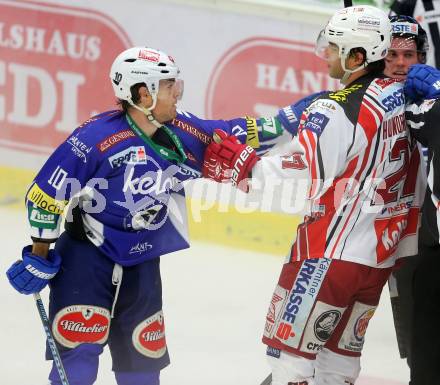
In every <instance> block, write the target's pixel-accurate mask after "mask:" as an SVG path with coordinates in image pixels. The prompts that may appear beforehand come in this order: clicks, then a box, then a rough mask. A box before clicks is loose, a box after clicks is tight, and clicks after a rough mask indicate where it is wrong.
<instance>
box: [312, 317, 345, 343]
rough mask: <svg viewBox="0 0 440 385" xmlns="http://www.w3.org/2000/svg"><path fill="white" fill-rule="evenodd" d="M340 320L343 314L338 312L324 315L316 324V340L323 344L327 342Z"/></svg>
mask: <svg viewBox="0 0 440 385" xmlns="http://www.w3.org/2000/svg"><path fill="white" fill-rule="evenodd" d="M340 319H341V312H340V311H338V310H329V311H326V312H324V313H322V314H321V315H320V316H319V317H318V318H317V320H316V321H315V324H314V330H315V336H316V338H318V340H320V341H321V342H327V341H328V340H329V339H330V337H331V335H332V333H333V330H335V328H336V325H337V324H338V322H339V320H340Z"/></svg>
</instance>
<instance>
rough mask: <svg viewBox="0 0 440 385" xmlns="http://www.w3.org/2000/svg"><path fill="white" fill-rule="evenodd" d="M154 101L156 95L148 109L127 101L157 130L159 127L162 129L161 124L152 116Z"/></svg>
mask: <svg viewBox="0 0 440 385" xmlns="http://www.w3.org/2000/svg"><path fill="white" fill-rule="evenodd" d="M156 101H157V97H156V95H154V96H153V104H152V105H151V107H149V108H145V107H140V106H138V105H136V104H134V103H133V102H132V101H131V100H129V103H130V104H131V105H132V106H133V107H134V108H136V109H137V110H139V111H141V112H143V113H144V114H145V116H146V117H147V119H148V121H149V122H150V123H151V124H153V125H154V126H155V127H157V128H159V127H162V124H161V123H159V122H158V121H157V120H156V118H155V117H154V115H153V110H154V108H155V107H156Z"/></svg>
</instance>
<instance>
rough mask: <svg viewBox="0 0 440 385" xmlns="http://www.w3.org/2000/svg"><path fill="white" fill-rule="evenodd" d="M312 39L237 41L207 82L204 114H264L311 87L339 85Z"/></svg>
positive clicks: (223, 116) (300, 96) (307, 93)
mask: <svg viewBox="0 0 440 385" xmlns="http://www.w3.org/2000/svg"><path fill="white" fill-rule="evenodd" d="M338 86H339V82H338V81H336V80H334V79H331V78H330V77H329V76H328V75H327V66H326V63H325V61H324V60H322V59H319V58H318V57H317V56H316V55H315V53H314V45H313V44H310V43H303V42H297V41H291V40H281V39H271V38H264V37H263V38H252V39H248V40H244V41H241V42H239V43H238V44H236V45H234V46H233V47H232V48H231V49H230V50H229V51H228V52H226V53H225V54H224V55H223V57H222V58H221V59H220V60H219V62H218V63H217V64H216V65H215V67H214V71H213V73H212V74H211V78H210V81H209V85H208V91H207V99H206V106H205V109H206V116H207V117H209V118H232V117H237V116H243V115H244V114H247V115H251V116H264V115H266V114H271V113H273V112H274V111H277V110H278V108H280V107H283V106H286V105H289V104H291V103H292V102H294V101H297V100H298V99H301V98H303V97H304V96H307V95H310V94H311V93H314V92H317V91H321V90H326V89H336V88H338Z"/></svg>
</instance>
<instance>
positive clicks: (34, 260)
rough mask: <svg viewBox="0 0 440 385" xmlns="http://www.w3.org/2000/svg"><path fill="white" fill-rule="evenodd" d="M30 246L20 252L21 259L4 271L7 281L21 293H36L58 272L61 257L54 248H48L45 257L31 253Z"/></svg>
mask: <svg viewBox="0 0 440 385" xmlns="http://www.w3.org/2000/svg"><path fill="white" fill-rule="evenodd" d="M31 250H32V246H26V247H25V248H24V249H23V252H22V258H23V260H21V261H17V262H15V263H14V264H13V265H12V266H11V267H10V268H9V269H8V271H7V272H6V275H7V276H8V279H9V283H10V284H11V285H12V286H13V288H14V289H15V290H17V291H18V292H19V293H21V294H33V293H38V292H39V291H41V290H42V289H44V287H45V286H46V285H47V284H48V283H49V281H50V280H51V279H52V278H53V277H54V276H55V275H56V273H58V270H59V269H60V265H61V257H60V255H59V254H58V253H57V252H56V251H55V250H49V253H48V255H47V259H45V258H43V257H40V256H38V255H35V254H32V252H31Z"/></svg>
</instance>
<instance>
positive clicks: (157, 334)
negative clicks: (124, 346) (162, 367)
mask: <svg viewBox="0 0 440 385" xmlns="http://www.w3.org/2000/svg"><path fill="white" fill-rule="evenodd" d="M132 339H133V346H134V347H135V348H136V350H137V351H138V352H139V353H141V354H142V355H144V356H146V357H150V358H160V357H162V356H163V355H164V354H165V352H166V350H167V343H166V340H165V323H164V319H163V313H162V310H161V311H158V312H157V313H156V314H153V315H152V316H151V317H149V318H147V319H146V320H145V321H142V322H141V323H140V324H139V325H138V326H136V328H135V329H134V331H133V336H132Z"/></svg>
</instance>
